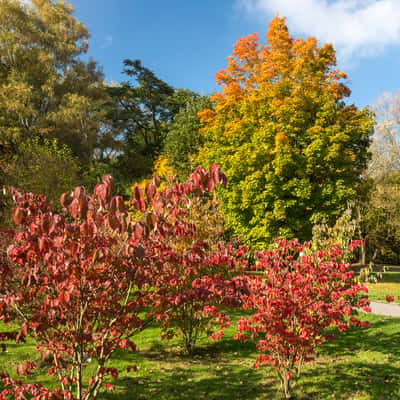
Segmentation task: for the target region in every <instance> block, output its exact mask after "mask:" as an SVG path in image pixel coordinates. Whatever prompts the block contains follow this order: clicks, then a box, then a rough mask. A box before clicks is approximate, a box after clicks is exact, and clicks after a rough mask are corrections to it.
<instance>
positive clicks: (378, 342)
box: [319, 317, 400, 358]
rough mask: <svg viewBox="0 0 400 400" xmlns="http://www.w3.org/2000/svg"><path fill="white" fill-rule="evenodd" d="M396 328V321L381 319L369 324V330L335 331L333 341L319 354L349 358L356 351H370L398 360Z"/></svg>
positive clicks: (397, 334)
mask: <svg viewBox="0 0 400 400" xmlns="http://www.w3.org/2000/svg"><path fill="white" fill-rule="evenodd" d="M367 318H368V317H367ZM367 318H366V319H367ZM398 326H399V321H398V320H396V319H391V318H385V317H382V319H381V320H378V321H373V322H371V327H370V328H366V329H365V328H350V329H349V330H347V331H345V332H338V331H337V330H335V331H333V332H332V333H333V334H334V337H335V338H334V340H333V341H331V342H327V343H325V344H324V345H323V346H321V347H320V349H319V354H322V355H328V356H329V355H332V356H333V355H334V356H337V357H341V356H351V355H353V354H354V353H356V352H358V351H370V352H379V353H382V354H386V355H388V356H394V357H397V358H398V357H400V346H397V345H396V343H399V342H400V332H399V328H398ZM391 329H393V332H392V333H391V332H390V331H391Z"/></svg>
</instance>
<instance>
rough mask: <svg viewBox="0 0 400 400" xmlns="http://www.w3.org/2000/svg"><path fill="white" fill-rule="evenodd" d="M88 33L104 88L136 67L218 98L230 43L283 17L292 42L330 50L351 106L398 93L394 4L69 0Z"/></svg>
mask: <svg viewBox="0 0 400 400" xmlns="http://www.w3.org/2000/svg"><path fill="white" fill-rule="evenodd" d="M70 2H71V3H72V4H73V5H74V7H75V15H76V17H77V18H78V19H79V20H80V21H82V22H83V23H85V25H86V26H87V27H88V29H89V32H90V33H91V36H92V37H91V39H90V42H89V43H90V48H89V53H88V54H89V56H91V57H92V58H94V59H95V60H97V61H98V62H99V63H100V65H102V67H103V70H104V73H105V77H106V80H107V81H121V80H123V79H124V76H123V75H122V74H121V71H122V68H123V66H122V61H123V60H124V59H125V58H131V59H136V58H138V59H140V60H142V63H143V65H145V66H146V67H148V68H150V69H152V70H153V71H154V72H155V73H156V74H157V75H158V76H159V77H160V78H161V79H163V80H165V81H166V82H167V83H169V84H171V85H173V86H175V87H181V88H188V89H192V90H194V91H197V92H200V93H202V94H207V93H211V92H213V91H215V90H218V87H217V86H216V85H215V79H214V75H215V73H216V72H217V71H218V70H220V69H221V68H223V67H225V66H226V57H227V56H229V55H231V54H232V47H233V45H234V44H235V42H236V40H237V38H239V37H241V36H245V35H249V34H251V33H253V32H257V33H258V35H259V37H260V40H261V42H262V43H265V32H266V31H267V26H268V23H269V22H270V21H271V19H272V18H273V16H274V15H275V14H277V13H279V15H281V16H285V17H287V25H288V27H289V31H290V33H291V35H292V36H294V37H296V36H303V37H305V36H310V35H312V36H315V37H316V38H317V39H318V40H320V42H321V43H324V42H331V43H333V44H334V46H335V49H336V50H337V57H338V66H339V67H340V68H341V69H342V70H344V71H345V72H346V73H347V74H348V76H349V80H348V85H349V86H350V88H351V90H352V96H351V97H350V102H354V103H355V104H356V105H357V106H359V107H363V106H365V105H368V104H372V103H374V101H375V100H376V99H377V98H378V97H380V96H381V95H382V94H383V93H385V92H392V93H394V92H396V91H397V90H398V89H399V88H400V73H399V71H400V0H202V1H198V0H169V1H165V0H152V1H148V0H147V1H145V0H72V1H70Z"/></svg>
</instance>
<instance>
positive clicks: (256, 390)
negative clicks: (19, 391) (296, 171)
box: [0, 315, 400, 400]
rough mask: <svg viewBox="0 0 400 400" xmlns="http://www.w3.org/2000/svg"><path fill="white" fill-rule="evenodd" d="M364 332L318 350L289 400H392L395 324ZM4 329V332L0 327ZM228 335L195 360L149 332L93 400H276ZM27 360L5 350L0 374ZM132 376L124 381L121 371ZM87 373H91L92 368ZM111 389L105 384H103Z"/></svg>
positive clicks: (30, 348)
mask: <svg viewBox="0 0 400 400" xmlns="http://www.w3.org/2000/svg"><path fill="white" fill-rule="evenodd" d="M363 318H367V319H368V320H369V321H370V322H371V327H370V328H368V329H362V330H361V329H355V328H353V329H351V330H349V331H347V332H344V333H336V334H335V335H336V340H335V341H334V342H330V343H326V344H325V345H323V346H322V347H321V348H320V349H319V351H318V355H317V358H316V361H314V362H312V363H311V364H310V365H308V366H306V367H305V368H304V373H303V376H302V378H301V379H300V381H299V383H298V385H297V386H296V389H295V394H296V398H297V399H302V400H306V399H310V400H327V399H329V400H332V399H337V400H338V399H341V400H352V399H354V400H378V399H400V347H399V346H398V343H399V342H400V320H397V319H391V318H387V317H384V318H383V317H379V316H372V315H369V316H368V317H367V316H363ZM3 329H4V327H3ZM233 331H234V330H233V328H231V329H230V330H227V331H226V334H225V336H224V337H223V339H222V340H221V341H220V342H217V343H212V344H209V343H208V341H207V339H206V338H204V339H203V340H202V342H201V343H200V347H199V349H198V352H197V354H196V355H195V356H194V357H193V358H189V357H187V356H185V355H183V354H182V349H181V347H180V345H179V341H178V340H174V341H172V342H163V341H160V340H159V331H158V329H157V328H150V329H148V330H147V331H145V332H143V333H142V334H141V336H140V337H137V340H136V342H137V345H138V351H137V352H136V353H128V352H125V351H120V352H118V353H117V354H115V356H114V358H113V360H112V362H111V363H110V366H115V367H117V368H119V369H121V371H122V373H121V374H120V377H119V379H118V380H117V381H115V385H116V386H115V391H114V392H112V393H107V394H102V395H101V396H99V399H110V400H111V399H115V400H123V399H153V400H162V399H165V400H175V399H184V400H185V399H186V400H195V399H208V400H212V399H221V400H234V399H241V400H244V399H246V400H256V399H259V400H261V399H263V400H266V399H279V398H281V397H280V396H278V395H277V394H276V388H277V382H276V381H270V380H269V375H270V373H271V370H267V369H260V370H255V369H253V368H252V365H253V363H254V360H255V356H256V354H257V353H256V351H255V347H254V345H253V344H251V343H246V344H242V343H240V342H237V341H234V340H233V338H232V337H233ZM32 355H33V357H35V352H34V345H33V342H31V341H28V342H27V343H26V344H23V343H22V344H18V345H16V344H10V345H8V347H7V351H6V352H4V353H0V369H2V370H6V371H8V372H9V373H11V374H12V375H13V376H16V372H15V370H16V367H17V365H18V363H19V362H20V361H24V360H28V359H30V357H32ZM132 364H135V365H138V366H139V371H138V372H133V371H132V372H130V373H129V374H127V373H126V372H125V371H126V367H127V366H128V365H132ZM93 368H94V365H93ZM51 379H52V378H51V377H48V376H47V375H46V374H45V373H44V369H38V370H37V371H36V372H35V373H34V374H33V375H32V376H30V377H29V381H30V382H33V381H35V382H40V383H43V384H46V385H52V384H53V383H52V380H51ZM110 382H111V381H110Z"/></svg>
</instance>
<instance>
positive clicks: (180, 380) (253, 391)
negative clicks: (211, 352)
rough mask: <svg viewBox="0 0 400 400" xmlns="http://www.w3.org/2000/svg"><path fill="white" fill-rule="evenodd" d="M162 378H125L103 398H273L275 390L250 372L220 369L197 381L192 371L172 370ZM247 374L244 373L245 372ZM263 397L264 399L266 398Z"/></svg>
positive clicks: (209, 399)
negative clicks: (113, 391)
mask: <svg viewBox="0 0 400 400" xmlns="http://www.w3.org/2000/svg"><path fill="white" fill-rule="evenodd" d="M171 371H172V372H171V373H170V374H164V375H163V377H162V378H161V379H156V380H152V379H150V378H149V377H147V378H140V379H139V378H124V379H121V380H120V381H119V382H118V386H119V390H118V392H117V393H112V394H106V395H104V398H105V399H115V400H122V399H137V398H143V399H168V400H173V399H183V400H185V399H187V400H194V399H207V400H212V399H219V400H233V399H248V400H252V399H257V398H260V397H261V396H263V397H262V398H272V397H271V396H273V394H274V393H275V389H274V387H273V385H271V384H262V385H260V383H259V382H260V380H261V378H262V376H261V373H257V372H256V371H252V373H251V374H247V373H244V371H239V372H238V371H230V370H229V369H228V368H221V369H220V370H218V371H213V372H214V376H208V377H203V378H201V379H196V378H195V377H193V373H192V371H190V370H188V369H184V368H174V369H173V370H171ZM246 372H247V371H246ZM265 396H266V397H265Z"/></svg>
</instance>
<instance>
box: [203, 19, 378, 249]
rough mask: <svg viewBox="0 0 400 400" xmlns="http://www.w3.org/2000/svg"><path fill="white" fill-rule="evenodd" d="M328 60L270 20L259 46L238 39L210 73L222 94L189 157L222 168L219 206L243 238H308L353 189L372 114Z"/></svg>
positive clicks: (326, 52) (324, 52) (312, 42)
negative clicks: (355, 100) (352, 99)
mask: <svg viewBox="0 0 400 400" xmlns="http://www.w3.org/2000/svg"><path fill="white" fill-rule="evenodd" d="M335 65H336V58H335V51H334V49H333V47H332V46H331V45H330V44H325V45H322V46H320V45H319V44H318V42H317V40H316V39H315V38H313V37H310V38H308V39H302V38H299V39H293V38H292V37H291V36H290V35H289V32H288V28H287V26H286V24H285V19H284V18H279V17H275V18H274V19H273V21H272V22H271V23H270V25H269V30H268V33H267V44H266V45H262V44H260V43H259V41H258V38H257V35H256V34H252V35H250V36H248V37H244V38H241V39H239V40H238V42H237V44H236V45H235V47H234V53H233V56H231V57H229V58H228V65H227V68H226V69H223V70H221V71H220V72H219V73H218V74H217V75H216V80H217V83H218V84H219V85H221V86H222V92H221V93H217V94H216V95H214V97H213V100H214V101H215V103H216V105H215V111H213V110H207V109H206V110H204V111H203V112H202V113H201V118H202V122H203V123H204V125H205V126H204V127H203V128H202V130H201V133H202V135H203V137H204V141H205V144H204V146H203V148H202V149H201V151H200V154H199V157H198V161H199V162H200V163H201V164H202V165H208V164H210V163H212V162H216V163H219V164H221V167H222V168H223V169H224V170H225V171H226V173H227V176H228V178H229V179H228V182H229V184H228V188H227V190H226V191H221V193H220V196H221V199H222V202H221V205H222V210H223V211H224V214H225V216H226V218H227V222H228V223H229V224H230V226H231V227H232V228H233V230H234V232H235V234H237V235H239V236H241V237H242V238H243V239H245V240H246V241H248V242H250V243H253V244H258V245H264V244H268V243H270V242H271V240H272V239H273V238H274V237H276V236H284V237H299V238H301V239H309V238H310V237H311V228H312V221H313V219H314V218H315V217H325V218H327V219H328V220H329V221H332V220H333V219H335V218H336V217H337V216H339V215H340V213H341V211H343V209H344V208H345V207H346V202H347V201H348V200H349V199H351V198H353V197H354V195H355V192H356V185H357V182H359V181H360V176H361V172H362V171H363V169H364V168H365V167H366V164H367V160H368V151H367V149H368V146H369V142H370V135H371V133H372V127H373V123H374V120H373V115H372V113H371V112H370V111H369V110H368V109H362V110H358V109H357V108H356V107H355V106H354V105H347V104H346V103H345V102H344V98H345V97H348V96H349V95H350V90H349V88H348V87H347V86H346V85H345V84H344V79H346V74H345V73H343V72H341V71H340V70H338V69H336V68H335Z"/></svg>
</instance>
